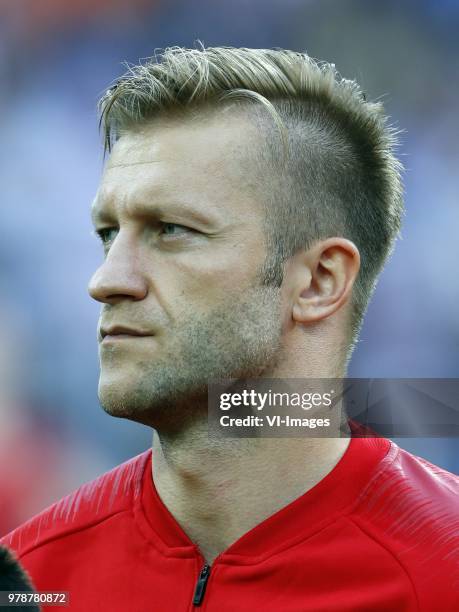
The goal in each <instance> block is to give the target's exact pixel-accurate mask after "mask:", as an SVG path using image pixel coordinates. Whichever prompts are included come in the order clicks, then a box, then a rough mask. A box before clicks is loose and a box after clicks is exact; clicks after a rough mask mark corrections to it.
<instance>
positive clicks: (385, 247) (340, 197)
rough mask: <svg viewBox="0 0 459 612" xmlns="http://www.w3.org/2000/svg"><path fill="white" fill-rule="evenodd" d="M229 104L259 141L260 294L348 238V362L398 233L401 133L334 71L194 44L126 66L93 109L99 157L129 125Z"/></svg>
mask: <svg viewBox="0 0 459 612" xmlns="http://www.w3.org/2000/svg"><path fill="white" fill-rule="evenodd" d="M231 102H232V103H234V104H235V105H236V106H241V107H242V108H243V109H245V110H246V111H247V112H248V113H249V116H250V113H251V116H252V117H253V118H254V120H260V121H261V125H262V130H261V131H260V132H261V134H262V136H264V137H265V138H266V144H267V146H265V147H262V146H259V147H252V153H251V155H252V156H253V161H254V163H255V165H254V168H255V167H257V169H258V172H259V173H260V180H259V181H257V183H258V184H259V185H260V189H262V190H263V196H264V198H265V200H266V207H267V211H269V212H268V214H267V215H266V232H267V238H268V239H267V245H268V255H267V260H266V262H265V266H264V268H263V280H264V283H265V284H268V285H275V286H280V285H281V283H282V278H283V269H284V263H285V261H286V260H287V259H288V258H290V257H291V256H292V255H294V254H295V253H296V252H298V250H300V249H305V250H307V249H309V248H310V247H311V246H312V245H313V244H314V243H315V242H317V241H318V240H321V239H325V238H328V237H332V236H342V237H344V238H348V239H349V240H351V241H352V242H353V243H354V244H355V245H356V246H357V248H358V249H359V251H360V253H361V268H360V271H359V274H358V277H357V279H356V281H355V284H354V287H353V291H352V298H351V300H350V301H351V308H350V311H349V325H348V329H347V330H346V332H347V334H346V338H345V342H344V346H343V347H341V348H342V349H343V352H344V354H346V353H347V355H348V359H349V357H350V354H351V353H352V350H353V348H354V345H355V342H356V340H357V338H358V334H359V332H360V328H361V325H362V321H363V316H364V314H365V311H366V309H367V306H368V302H369V300H370V297H371V295H372V293H373V291H374V288H375V286H376V282H377V278H378V275H379V273H380V271H381V269H382V267H383V265H384V263H385V262H386V260H387V259H388V257H389V256H390V255H391V253H392V251H393V248H394V244H395V241H396V238H397V236H398V235H399V232H400V228H401V221H402V217H403V187H402V178H401V177H402V171H403V167H402V164H401V163H400V161H399V160H398V159H397V158H396V156H395V149H396V147H397V145H398V134H399V131H397V130H396V129H395V128H394V127H393V126H391V125H390V124H389V122H388V117H387V116H386V115H385V112H384V109H383V105H382V103H381V102H380V101H379V102H371V101H369V100H367V99H366V95H365V94H364V93H363V92H362V90H361V88H360V86H359V85H358V84H357V83H356V82H355V81H352V80H348V79H344V78H342V77H341V75H340V74H339V73H338V72H337V70H336V69H335V66H334V64H330V63H327V62H319V61H317V60H314V59H312V58H311V57H309V56H308V55H307V54H305V53H300V52H296V51H291V50H286V49H277V48H276V49H250V48H234V47H208V48H204V46H203V45H202V44H201V48H200V49H186V48H182V47H177V46H174V47H168V48H166V49H165V50H164V51H163V52H162V53H159V54H158V53H157V52H155V55H154V57H152V58H148V59H147V60H145V61H143V62H141V63H140V64H139V65H134V66H129V65H128V70H127V72H126V73H125V74H124V75H123V76H122V77H121V78H119V79H118V80H117V81H116V82H115V84H114V85H113V86H112V87H111V88H110V89H108V90H107V92H106V93H105V94H104V95H103V97H102V98H101V100H100V102H99V109H100V113H101V115H100V117H101V127H102V130H103V135H104V142H105V152H110V150H111V148H112V145H113V143H114V142H115V141H116V140H117V138H119V136H120V135H121V134H122V132H123V130H126V129H127V130H129V128H130V127H132V126H133V125H135V124H138V123H142V122H145V121H147V120H149V119H152V118H155V117H158V116H160V115H164V114H167V113H169V112H171V113H175V112H178V113H183V114H184V115H186V114H187V113H188V114H190V115H193V113H196V112H198V113H199V112H200V110H201V109H203V108H215V109H218V108H220V107H222V106H224V105H228V104H230V103H231ZM252 111H255V113H253V112H252ZM266 111H267V113H268V114H267V113H266ZM268 115H269V118H270V120H268V121H266V118H267V117H268ZM267 164H271V166H270V167H267Z"/></svg>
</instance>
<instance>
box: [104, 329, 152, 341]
mask: <svg viewBox="0 0 459 612" xmlns="http://www.w3.org/2000/svg"><path fill="white" fill-rule="evenodd" d="M151 336H153V334H152V333H151V332H148V331H144V330H140V329H134V328H130V327H125V326H122V325H115V326H112V327H101V329H100V336H99V338H100V342H102V343H106V342H117V341H120V340H132V339H141V338H150V337H151Z"/></svg>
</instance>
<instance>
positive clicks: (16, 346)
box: [0, 0, 459, 534]
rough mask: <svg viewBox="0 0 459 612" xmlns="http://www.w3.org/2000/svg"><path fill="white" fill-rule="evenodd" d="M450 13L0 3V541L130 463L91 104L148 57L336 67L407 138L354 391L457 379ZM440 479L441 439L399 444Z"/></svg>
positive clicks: (454, 67)
mask: <svg viewBox="0 0 459 612" xmlns="http://www.w3.org/2000/svg"><path fill="white" fill-rule="evenodd" d="M458 29H459V2H457V1H456V0H385V1H384V2H381V1H380V0H320V1H319V0H231V1H229V0H194V1H193V2H190V1H189V0H162V1H161V0H153V1H152V0H68V1H66V2H62V0H0V192H1V203H0V534H3V533H5V532H7V531H9V530H10V529H12V528H13V527H15V526H16V525H18V524H19V523H21V522H23V521H24V520H26V519H27V518H29V517H30V516H32V515H33V514H35V513H36V512H38V511H39V510H41V509H42V508H44V507H46V506H47V505H49V504H50V503H52V502H53V501H55V500H56V499H58V498H60V497H62V496H63V495H65V494H67V493H68V492H70V491H72V490H73V489H75V488H76V487H77V486H79V485H80V484H81V483H83V482H85V481H87V480H90V479H92V478H94V477H96V476H97V475H98V474H100V473H102V472H103V471H106V470H108V469H110V468H111V467H113V466H115V465H117V464H119V463H121V462H122V461H124V460H126V459H128V458H129V457H132V456H133V455H136V454H138V453H140V452H142V451H143V450H145V449H146V448H148V446H149V445H150V443H151V431H150V430H148V429H146V428H144V427H141V426H140V425H136V424H134V423H131V422H129V421H123V420H116V419H113V418H112V417H109V416H107V415H106V414H105V413H104V412H103V410H102V409H101V408H100V407H99V405H98V400H97V378H98V359H97V343H96V322H97V316H98V310H99V307H98V304H97V303H95V302H92V301H91V299H90V298H89V296H88V294H87V290H86V287H87V282H88V280H89V278H90V276H91V275H92V273H93V272H94V270H95V269H96V267H97V266H98V265H99V264H100V262H101V258H102V251H101V248H100V247H99V245H98V243H97V241H96V239H95V238H94V237H93V236H92V235H91V225H90V220H89V207H90V204H91V201H92V198H93V196H94V194H95V192H96V189H97V184H98V180H99V177H100V174H101V170H102V148H101V140H100V137H99V134H98V129H97V121H98V119H97V112H96V102H97V99H98V97H99V95H100V94H101V93H102V92H103V91H104V89H105V88H106V87H107V86H108V85H109V83H110V82H111V81H112V80H113V79H114V78H116V77H117V76H119V75H120V74H121V73H122V72H124V67H123V66H122V62H123V61H129V62H133V63H137V62H138V60H139V59H140V58H145V57H148V56H151V55H153V53H154V50H155V48H163V47H166V46H171V45H181V46H187V47H194V46H195V41H196V40H197V39H199V40H201V41H202V42H203V43H204V45H205V46H213V45H230V46H246V47H285V48H290V49H294V50H297V51H305V52H307V53H309V55H311V56H313V57H316V58H319V59H323V60H328V61H331V62H333V63H335V64H336V66H337V68H338V70H339V71H340V72H341V74H342V75H343V76H345V77H347V78H355V79H357V80H358V81H359V83H360V84H361V85H362V87H363V89H364V91H366V92H367V96H369V97H371V98H377V97H381V99H382V100H383V101H384V102H385V105H386V109H387V111H388V113H389V114H390V115H391V118H392V121H394V122H395V123H396V124H397V125H398V126H399V127H401V128H403V129H404V130H405V132H404V134H403V144H402V147H401V150H400V154H401V156H402V160H403V163H404V164H405V166H406V168H407V172H406V176H405V185H406V210H407V212H406V217H405V223H404V229H403V238H402V240H401V241H399V243H398V246H397V248H396V251H395V254H394V255H393V257H392V259H391V260H390V262H389V263H388V265H387V266H386V269H385V271H384V272H383V274H382V276H381V278H380V281H379V284H378V287H377V290H376V293H375V296H374V299H373V301H372V303H371V306H370V309H369V311H368V314H367V317H366V321H365V325H364V328H363V331H362V335H361V338H360V342H359V345H358V348H357V349H356V351H355V353H354V357H353V361H352V365H351V368H350V371H349V375H350V376H353V377H396V378H404V377H413V378H417V377H440V378H443V377H445V378H446V377H459V359H458V357H459V309H458V304H459V275H458V272H457V267H458V266H457V240H458V238H457V237H458V230H459V208H458V202H457V195H458V193H459V190H458V168H459V166H458V162H459V150H458V140H459V139H458V136H459V134H458V106H457V100H458V98H459V78H458V76H459V70H458V68H459V61H458V58H459V39H458V37H457V31H458ZM395 441H396V442H397V443H398V444H399V445H400V446H402V447H404V448H407V449H408V450H410V451H411V452H413V453H414V454H417V455H420V456H422V457H425V458H426V459H428V460H430V461H432V462H433V463H436V464H438V465H440V466H442V467H444V468H446V469H448V470H450V471H454V472H457V471H458V468H459V457H458V455H459V453H458V448H459V445H458V441H457V439H454V438H441V439H440V438H431V439H414V438H403V439H396V440H395Z"/></svg>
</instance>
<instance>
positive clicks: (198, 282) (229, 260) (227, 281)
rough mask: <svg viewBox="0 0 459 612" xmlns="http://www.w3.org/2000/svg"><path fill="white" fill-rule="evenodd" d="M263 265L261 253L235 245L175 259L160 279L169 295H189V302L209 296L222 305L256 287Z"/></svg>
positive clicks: (161, 274) (160, 283)
mask: <svg viewBox="0 0 459 612" xmlns="http://www.w3.org/2000/svg"><path fill="white" fill-rule="evenodd" d="M262 261H263V259H262V254H261V253H260V252H257V251H256V250H255V249H254V250H252V251H250V250H248V249H247V248H245V249H244V248H243V246H242V245H241V244H240V243H237V242H234V243H233V244H232V245H226V248H225V249H220V250H217V249H216V250H215V251H214V252H211V250H210V249H209V251H208V252H205V253H204V252H201V253H196V252H194V253H190V252H189V253H187V254H181V255H176V256H174V260H173V261H169V262H167V264H166V265H164V266H163V267H162V269H161V272H160V273H158V275H157V279H158V283H159V285H160V286H162V287H167V289H166V290H167V292H168V293H169V294H170V295H171V294H172V293H173V294H175V295H186V296H187V298H188V299H193V298H194V297H195V296H196V298H197V299H198V300H199V301H202V298H203V296H207V297H208V298H209V300H218V301H220V299H219V298H221V297H222V296H223V297H224V296H227V295H230V294H234V293H240V291H241V290H243V289H244V288H250V287H253V286H254V285H255V284H256V283H257V281H256V278H257V274H258V271H259V268H260V266H261V264H262Z"/></svg>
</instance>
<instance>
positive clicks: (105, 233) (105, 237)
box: [96, 227, 118, 245]
mask: <svg viewBox="0 0 459 612" xmlns="http://www.w3.org/2000/svg"><path fill="white" fill-rule="evenodd" d="M117 231H118V229H117V228H116V227H102V228H101V229H98V230H96V234H97V235H98V236H99V238H100V240H101V242H102V244H104V245H106V244H108V243H109V242H112V241H113V240H114V238H115V235H114V233H115V232H117Z"/></svg>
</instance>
